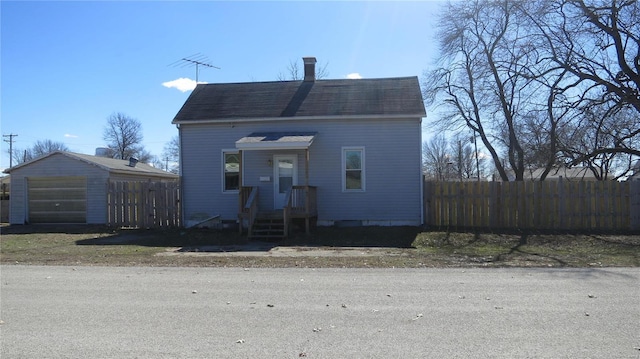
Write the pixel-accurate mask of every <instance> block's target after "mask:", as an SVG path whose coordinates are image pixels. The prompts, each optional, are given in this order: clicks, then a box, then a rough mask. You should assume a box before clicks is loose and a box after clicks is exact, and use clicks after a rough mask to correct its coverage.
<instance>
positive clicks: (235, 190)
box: [220, 148, 244, 194]
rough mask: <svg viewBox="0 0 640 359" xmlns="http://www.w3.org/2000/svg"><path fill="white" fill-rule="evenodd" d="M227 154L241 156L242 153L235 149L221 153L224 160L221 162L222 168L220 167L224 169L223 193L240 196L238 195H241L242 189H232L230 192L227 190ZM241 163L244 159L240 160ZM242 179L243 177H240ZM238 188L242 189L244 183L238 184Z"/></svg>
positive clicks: (224, 150)
mask: <svg viewBox="0 0 640 359" xmlns="http://www.w3.org/2000/svg"><path fill="white" fill-rule="evenodd" d="M227 154H236V155H239V154H240V151H239V150H238V149H235V148H230V149H222V151H221V157H222V160H221V166H220V167H221V168H222V176H221V177H222V178H221V184H222V193H229V194H238V193H240V188H238V189H230V190H228V189H226V183H225V181H226V176H225V175H226V170H227V168H226V162H225V155H227ZM242 156H243V157H244V153H243V154H242ZM240 161H241V162H242V159H240ZM240 171H242V166H241V168H240ZM238 174H240V173H238ZM240 177H242V176H240ZM238 187H242V183H238Z"/></svg>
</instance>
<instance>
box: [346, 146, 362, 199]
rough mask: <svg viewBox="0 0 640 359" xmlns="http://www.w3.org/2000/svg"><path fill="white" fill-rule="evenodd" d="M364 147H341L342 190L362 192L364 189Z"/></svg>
mask: <svg viewBox="0 0 640 359" xmlns="http://www.w3.org/2000/svg"><path fill="white" fill-rule="evenodd" d="M364 184H365V173H364V147H343V148H342V190H343V191H345V192H363V191H364V189H365V186H364Z"/></svg>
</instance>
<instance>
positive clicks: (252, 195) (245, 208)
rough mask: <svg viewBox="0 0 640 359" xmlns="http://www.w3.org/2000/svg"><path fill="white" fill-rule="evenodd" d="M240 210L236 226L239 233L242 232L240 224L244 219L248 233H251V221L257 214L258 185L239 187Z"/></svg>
mask: <svg viewBox="0 0 640 359" xmlns="http://www.w3.org/2000/svg"><path fill="white" fill-rule="evenodd" d="M239 197H240V210H239V215H238V217H239V220H240V225H239V226H238V228H239V231H240V234H242V226H243V224H244V220H245V219H246V220H247V230H248V235H249V236H251V235H252V234H253V233H252V232H253V223H254V222H255V220H256V216H257V215H258V187H240V196H239Z"/></svg>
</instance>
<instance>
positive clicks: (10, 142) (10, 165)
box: [2, 133, 18, 168]
mask: <svg viewBox="0 0 640 359" xmlns="http://www.w3.org/2000/svg"><path fill="white" fill-rule="evenodd" d="M17 136H18V135H16V134H14V133H11V134H8V135H2V137H9V139H8V140H4V142H8V143H9V168H11V167H13V138H14V137H17Z"/></svg>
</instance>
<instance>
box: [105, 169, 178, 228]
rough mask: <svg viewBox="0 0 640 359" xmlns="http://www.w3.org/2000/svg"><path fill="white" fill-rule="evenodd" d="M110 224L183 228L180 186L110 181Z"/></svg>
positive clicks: (172, 182)
mask: <svg viewBox="0 0 640 359" xmlns="http://www.w3.org/2000/svg"><path fill="white" fill-rule="evenodd" d="M107 186H108V188H107V216H108V218H107V224H109V225H111V226H119V227H138V228H154V227H156V228H157V227H178V226H180V217H181V216H180V183H179V182H178V181H170V182H152V181H109V182H108V183H107Z"/></svg>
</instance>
